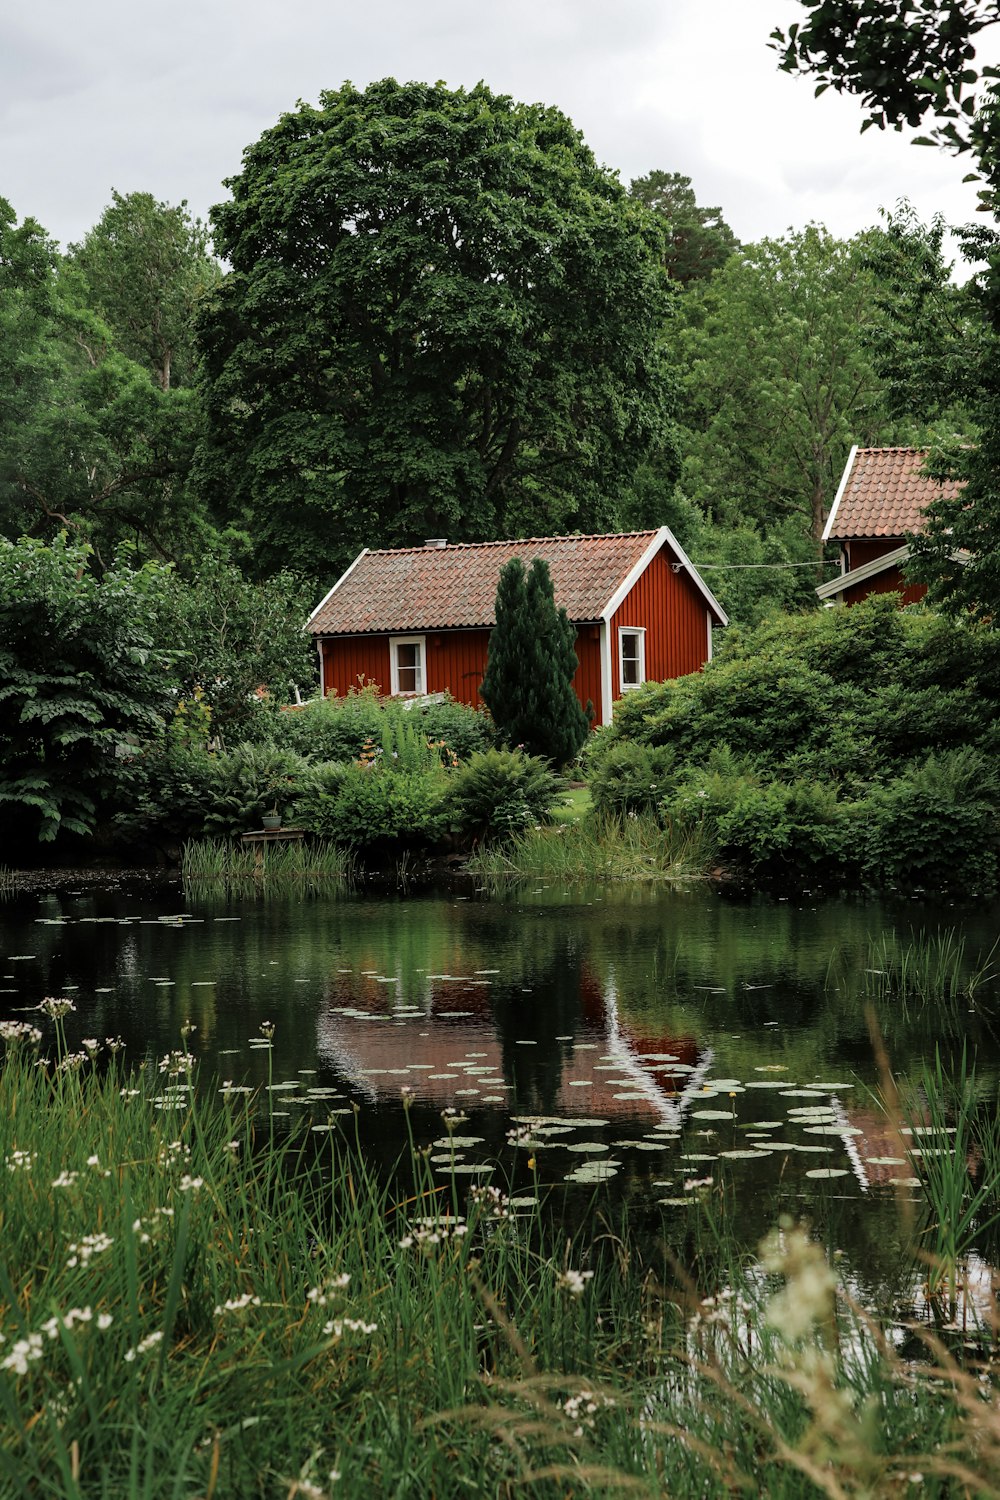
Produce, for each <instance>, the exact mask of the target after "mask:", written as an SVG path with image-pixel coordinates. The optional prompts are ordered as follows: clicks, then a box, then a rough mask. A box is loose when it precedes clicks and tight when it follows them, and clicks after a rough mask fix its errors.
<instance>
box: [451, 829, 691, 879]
mask: <svg viewBox="0 0 1000 1500" xmlns="http://www.w3.org/2000/svg"><path fill="white" fill-rule="evenodd" d="M706 863H707V855H706V851H705V849H704V847H703V845H702V842H701V840H700V838H699V836H698V834H697V832H695V833H691V834H685V835H681V834H677V833H674V832H671V831H669V830H666V831H665V830H663V829H661V828H660V827H659V825H658V824H657V823H656V822H654V820H653V819H652V818H644V817H642V818H630V817H623V818H613V817H605V818H599V817H597V816H596V815H595V814H590V815H589V816H584V817H581V818H580V819H579V820H578V821H575V820H574V821H559V822H556V823H555V824H554V825H552V826H549V827H542V828H534V829H529V830H528V831H527V832H526V833H523V834H521V835H519V836H518V837H517V838H514V839H512V840H510V841H509V842H506V843H502V844H501V843H496V844H490V845H487V846H486V847H485V848H483V849H481V850H478V851H477V852H476V854H475V855H474V856H473V857H472V858H471V859H470V861H469V868H470V870H471V871H472V872H473V873H474V874H475V875H478V876H480V877H481V878H483V879H486V880H490V881H497V882H505V881H511V880H529V879H530V880H540V879H552V880H569V881H600V880H611V881H614V880H632V881H649V880H667V879H669V880H677V879H686V878H690V877H692V876H695V875H700V874H702V873H703V871H704V869H705V865H706Z"/></svg>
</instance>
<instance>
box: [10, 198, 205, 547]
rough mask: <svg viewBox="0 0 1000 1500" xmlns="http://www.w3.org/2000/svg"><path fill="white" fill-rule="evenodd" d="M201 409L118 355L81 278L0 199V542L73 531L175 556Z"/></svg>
mask: <svg viewBox="0 0 1000 1500" xmlns="http://www.w3.org/2000/svg"><path fill="white" fill-rule="evenodd" d="M197 420H198V416H197V400H196V397H195V395H194V393H193V392H192V391H190V390H186V391H182V390H170V391H164V390H162V389H160V387H159V385H158V384H157V383H156V382H155V381H153V380H152V379H150V376H149V374H148V373H147V371H146V370H144V369H143V368H141V367H140V366H139V365H137V364H136V363H135V362H134V361H133V360H131V359H129V358H128V357H127V355H125V354H123V353H122V352H121V350H120V349H119V348H118V347H117V345H116V343H115V339H114V335H113V334H112V332H111V330H110V328H109V327H108V325H107V324H106V323H105V322H104V321H103V320H102V319H101V317H100V316H99V315H98V314H97V313H95V312H94V311H93V309H92V308H90V307H89V306H88V305H87V304H86V301H85V300H84V299H83V295H82V292H81V288H80V284H79V279H78V277H77V276H76V273H75V272H73V271H71V270H68V269H67V267H66V266H65V265H64V264H63V262H62V261H61V260H60V257H59V254H58V251H57V248H56V246H55V245H54V243H53V242H52V241H51V240H50V239H49V238H48V237H47V236H46V235H45V233H44V231H43V230H42V229H41V228H40V226H39V225H38V224H36V223H35V222H34V221H33V220H31V219H26V220H24V222H23V223H22V224H20V225H18V223H17V221H16V218H15V216H14V212H13V209H12V208H11V207H10V205H9V204H8V203H6V202H5V201H4V200H2V199H0V535H6V536H8V537H17V536H19V535H21V534H39V535H42V536H48V537H50V538H51V537H53V536H55V535H57V534H58V532H59V531H61V530H68V531H70V532H72V533H74V534H76V535H78V536H79V537H81V538H85V539H87V540H88V541H89V542H90V543H91V544H92V545H93V547H94V548H95V551H96V552H97V554H98V556H99V557H100V558H102V559H103V560H105V561H110V559H111V557H112V556H113V554H114V551H115V548H116V547H117V545H118V544H119V543H120V542H121V541H132V542H134V543H135V544H136V545H138V546H139V547H140V548H141V549H142V550H143V551H144V552H145V554H146V555H153V556H160V557H168V556H169V557H174V556H177V555H179V554H181V553H182V552H183V551H185V550H186V548H187V547H188V546H190V545H191V543H192V541H193V540H195V539H196V536H197V532H198V529H199V526H200V524H201V521H202V513H201V510H200V507H199V505H198V503H197V501H196V500H195V498H194V496H193V494H192V492H191V490H190V489H189V488H188V487H187V485H186V475H187V471H188V468H189V466H190V460H191V454H192V451H193V446H194V437H195V434H196V431H197Z"/></svg>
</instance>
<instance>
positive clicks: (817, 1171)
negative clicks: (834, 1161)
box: [805, 1167, 848, 1178]
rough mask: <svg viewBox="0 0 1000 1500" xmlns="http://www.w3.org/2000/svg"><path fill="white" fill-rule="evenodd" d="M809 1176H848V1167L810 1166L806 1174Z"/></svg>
mask: <svg viewBox="0 0 1000 1500" xmlns="http://www.w3.org/2000/svg"><path fill="white" fill-rule="evenodd" d="M805 1175H806V1176H807V1177H822V1178H827V1177H847V1176H848V1170H847V1168H846V1167H810V1168H809V1170H808V1172H807V1173H806V1174H805Z"/></svg>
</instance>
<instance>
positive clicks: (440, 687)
mask: <svg viewBox="0 0 1000 1500" xmlns="http://www.w3.org/2000/svg"><path fill="white" fill-rule="evenodd" d="M425 641H426V646H427V691H428V692H429V693H444V692H448V693H450V694H451V696H452V697H453V698H457V699H458V701H459V703H471V705H472V707H473V708H482V706H483V700H482V698H480V696H479V684H480V683H481V682H482V680H483V673H484V672H485V671H486V653H487V650H488V649H489V642H490V633H489V631H488V630H439V631H428V632H427V635H426V636H425Z"/></svg>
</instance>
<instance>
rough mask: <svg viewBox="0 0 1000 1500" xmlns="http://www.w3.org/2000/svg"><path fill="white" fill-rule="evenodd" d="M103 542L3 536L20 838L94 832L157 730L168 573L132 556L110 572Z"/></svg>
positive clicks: (0, 686) (2, 633)
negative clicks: (100, 572)
mask: <svg viewBox="0 0 1000 1500" xmlns="http://www.w3.org/2000/svg"><path fill="white" fill-rule="evenodd" d="M91 563H92V553H91V549H90V548H89V547H87V546H85V545H83V544H81V543H78V542H71V541H69V540H68V539H67V538H66V536H65V535H63V536H60V537H58V538H57V539H56V540H55V541H54V542H53V543H52V545H51V546H47V545H46V544H45V543H44V542H42V541H38V540H27V539H25V540H23V541H21V542H19V543H17V545H14V544H13V543H11V542H6V541H3V540H2V539H0V805H2V806H3V808H4V817H5V821H6V820H8V819H11V817H12V814H14V815H16V816H15V817H14V819H13V823H11V822H7V827H8V830H9V832H10V833H11V834H12V835H16V833H17V832H18V831H20V832H22V833H23V834H25V835H26V836H27V837H37V838H41V839H43V840H51V839H53V838H55V836H56V834H57V833H58V832H59V830H60V828H65V829H67V830H70V831H73V832H76V833H83V834H89V833H91V832H93V829H94V826H95V823H96V819H97V815H98V808H99V806H101V805H102V804H106V803H108V802H110V801H113V799H114V797H115V795H116V791H117V789H118V788H119V786H120V784H121V782H122V779H123V774H124V772H123V768H124V767H125V766H126V765H127V758H125V759H123V758H122V757H123V756H125V757H127V755H128V754H129V753H131V752H132V751H134V750H135V749H138V748H139V747H141V746H142V744H143V743H144V742H147V741H149V740H151V739H155V738H157V737H158V736H159V734H160V733H161V730H162V723H163V716H164V715H165V714H166V712H167V711H168V707H169V703H170V696H169V694H170V678H169V675H168V673H169V669H170V665H171V653H170V652H169V651H166V650H164V649H163V648H162V646H161V644H160V642H159V641H158V639H157V637H156V629H155V621H156V615H157V610H158V607H159V603H160V600H161V599H162V596H163V592H164V589H165V588H166V586H167V575H166V574H165V572H164V570H163V569H162V568H159V567H158V566H156V565H155V564H147V565H146V566H145V567H143V568H140V569H138V570H133V569H131V568H129V567H128V565H127V561H126V560H125V559H124V558H123V559H121V560H120V561H119V562H118V563H117V564H116V565H115V566H114V567H113V568H111V569H109V570H108V571H107V572H105V574H104V576H103V578H101V579H98V577H97V576H96V574H95V573H94V571H93V568H92V566H91Z"/></svg>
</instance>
